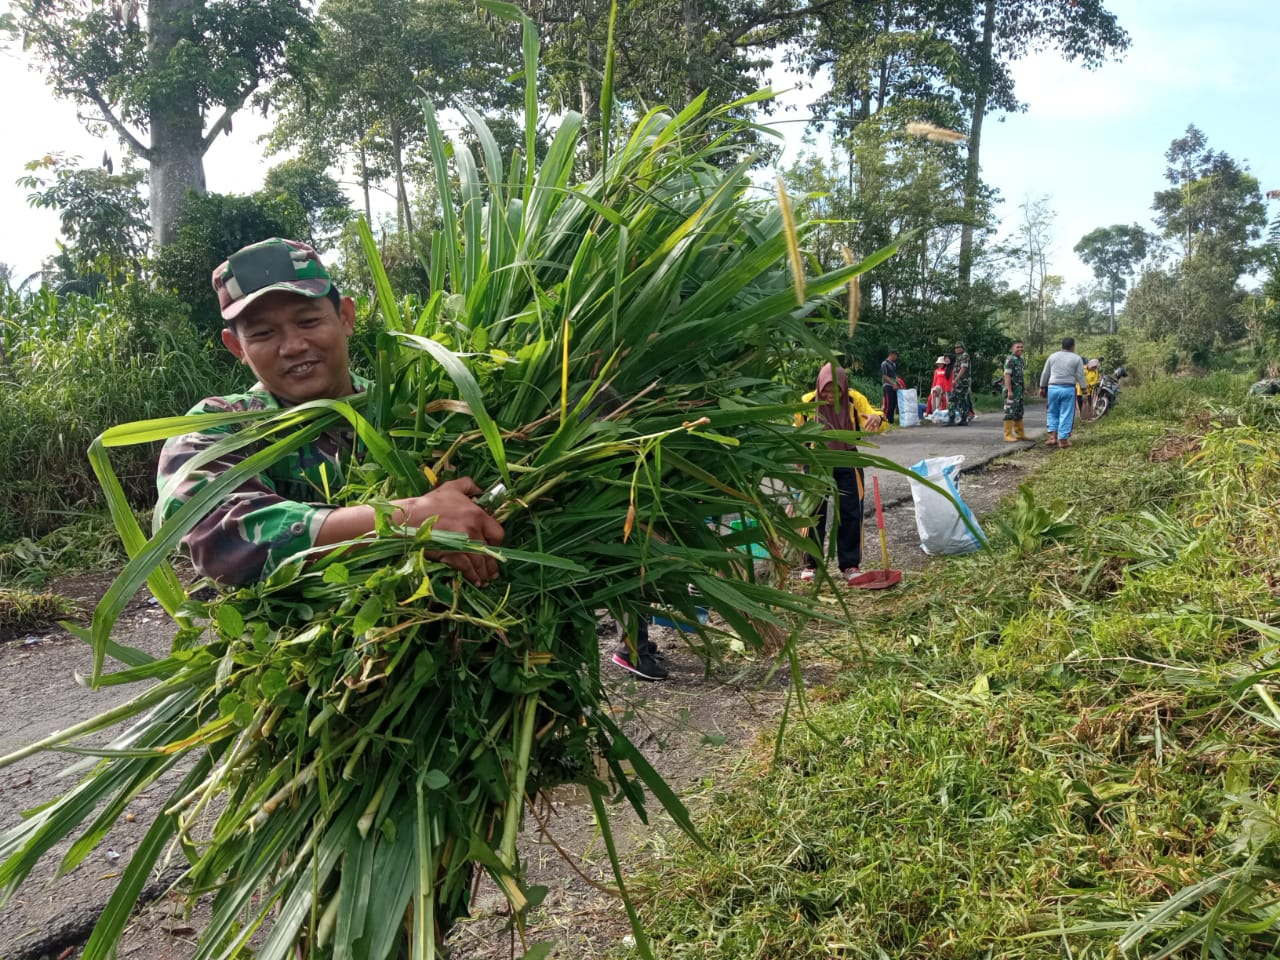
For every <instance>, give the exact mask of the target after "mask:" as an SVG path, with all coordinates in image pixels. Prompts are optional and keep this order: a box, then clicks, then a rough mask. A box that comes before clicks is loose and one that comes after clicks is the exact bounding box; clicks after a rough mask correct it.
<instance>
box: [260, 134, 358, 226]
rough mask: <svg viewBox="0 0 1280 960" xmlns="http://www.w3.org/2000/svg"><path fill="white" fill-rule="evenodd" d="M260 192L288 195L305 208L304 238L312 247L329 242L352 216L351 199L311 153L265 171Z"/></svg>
mask: <svg viewBox="0 0 1280 960" xmlns="http://www.w3.org/2000/svg"><path fill="white" fill-rule="evenodd" d="M261 193H262V194H263V195H264V196H267V197H288V198H291V199H293V200H296V201H297V202H298V204H299V205H300V206H301V207H302V209H303V210H304V211H306V215H307V236H306V240H307V241H308V242H309V243H310V244H311V245H312V246H313V247H326V246H328V245H329V244H330V243H331V242H332V241H333V240H334V239H335V238H336V237H337V236H338V234H339V233H341V232H342V228H343V226H344V225H345V224H346V223H347V222H348V221H349V220H350V219H351V217H352V213H351V201H349V200H348V199H347V195H346V194H345V193H343V192H342V188H341V187H340V186H338V182H337V181H336V180H334V179H333V177H331V176H329V174H328V173H326V172H325V164H324V163H323V162H322V161H317V160H316V159H315V158H314V157H306V156H304V157H298V158H296V159H293V160H285V161H284V162H283V163H278V164H276V165H275V166H274V167H272V168H271V169H270V170H268V171H267V176H266V178H265V179H264V181H263V184H262V191H261Z"/></svg>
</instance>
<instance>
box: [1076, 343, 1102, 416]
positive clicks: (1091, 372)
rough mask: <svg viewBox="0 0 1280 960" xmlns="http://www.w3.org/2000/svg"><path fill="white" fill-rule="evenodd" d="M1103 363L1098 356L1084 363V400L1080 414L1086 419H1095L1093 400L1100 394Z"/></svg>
mask: <svg viewBox="0 0 1280 960" xmlns="http://www.w3.org/2000/svg"><path fill="white" fill-rule="evenodd" d="M1101 365H1102V364H1101V362H1100V361H1099V360H1098V358H1097V357H1094V358H1093V359H1092V360H1090V361H1089V362H1088V363H1086V364H1085V365H1084V401H1083V404H1082V409H1081V411H1080V415H1081V416H1082V417H1083V418H1084V419H1085V420H1092V419H1093V401H1094V399H1095V398H1096V397H1097V396H1098V381H1099V380H1101V379H1102V372H1101V370H1100V369H1099V367H1101Z"/></svg>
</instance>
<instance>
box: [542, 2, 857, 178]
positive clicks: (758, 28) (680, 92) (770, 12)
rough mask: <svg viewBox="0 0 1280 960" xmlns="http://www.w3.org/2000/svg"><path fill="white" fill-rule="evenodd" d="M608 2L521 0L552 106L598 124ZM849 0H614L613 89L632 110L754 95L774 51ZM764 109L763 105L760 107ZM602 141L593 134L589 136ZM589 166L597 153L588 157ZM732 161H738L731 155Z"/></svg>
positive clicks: (595, 124) (726, 101)
mask: <svg viewBox="0 0 1280 960" xmlns="http://www.w3.org/2000/svg"><path fill="white" fill-rule="evenodd" d="M610 2H611V0H521V2H520V3H519V6H520V7H521V8H522V9H524V10H525V11H526V12H527V13H528V14H529V16H530V17H531V18H532V19H533V20H534V21H535V22H536V23H537V24H538V26H539V27H540V28H541V31H542V34H543V37H544V45H545V48H546V53H545V56H544V65H545V71H544V80H543V83H544V85H545V86H546V89H547V95H548V97H549V99H550V100H551V101H552V103H553V110H556V111H563V110H576V111H578V112H579V113H581V114H582V116H583V117H584V119H585V121H586V123H587V126H588V128H589V129H594V128H597V127H598V125H599V123H600V121H601V111H600V90H601V89H602V86H603V80H604V60H605V50H606V48H607V45H608V28H609V13H610ZM847 2H848V0H646V2H631V3H619V4H618V17H617V22H616V25H615V37H617V38H625V42H617V41H615V44H614V54H615V58H616V62H615V65H614V77H613V93H614V97H615V99H616V100H617V101H618V103H619V104H620V105H621V106H622V107H623V108H624V109H626V110H629V111H631V112H640V113H642V112H644V111H645V110H647V109H649V108H650V107H653V106H657V105H660V104H667V105H670V106H673V107H676V108H679V107H682V106H684V105H685V104H687V103H689V102H690V101H692V100H693V99H694V98H695V97H697V96H699V95H700V94H702V93H703V92H706V93H707V96H708V100H709V101H710V102H712V103H732V102H734V101H737V100H739V99H740V98H742V97H744V96H746V95H748V94H751V93H754V92H756V91H757V90H758V89H759V88H760V86H761V85H762V84H761V77H762V74H763V71H764V70H765V69H767V68H768V67H770V66H772V64H773V57H774V55H775V53H774V52H775V51H776V50H778V49H781V48H782V47H784V46H785V45H786V44H787V43H789V42H791V41H793V40H796V39H797V38H800V37H804V36H806V35H807V32H808V31H809V29H811V28H812V26H813V25H814V23H815V22H816V21H815V17H816V16H817V15H818V14H820V13H822V12H823V11H825V10H827V9H831V8H836V7H840V6H843V5H845V4H847ZM764 109H768V106H767V105H765V106H764ZM592 142H593V143H598V142H599V138H598V137H594V138H592ZM585 159H586V161H587V163H588V164H591V163H594V162H595V161H596V159H598V158H597V156H596V155H595V154H594V153H593V154H592V155H591V156H589V157H587V158H585ZM735 159H736V158H735Z"/></svg>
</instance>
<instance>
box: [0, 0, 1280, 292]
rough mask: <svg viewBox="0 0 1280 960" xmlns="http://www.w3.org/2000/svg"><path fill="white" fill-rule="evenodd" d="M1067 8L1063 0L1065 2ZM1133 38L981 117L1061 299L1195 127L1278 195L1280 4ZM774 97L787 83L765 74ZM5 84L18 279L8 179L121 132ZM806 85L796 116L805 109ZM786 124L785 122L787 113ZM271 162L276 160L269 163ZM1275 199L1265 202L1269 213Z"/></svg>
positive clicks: (1205, 12)
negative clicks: (1091, 246) (1038, 216)
mask: <svg viewBox="0 0 1280 960" xmlns="http://www.w3.org/2000/svg"><path fill="white" fill-rule="evenodd" d="M1063 2H1069V0H1063ZM1107 6H1108V9H1110V10H1111V11H1112V12H1114V13H1115V14H1116V16H1117V17H1118V18H1119V21H1120V23H1121V25H1122V26H1123V27H1124V28H1125V29H1126V30H1128V32H1129V34H1130V37H1131V40H1132V44H1131V46H1130V48H1129V50H1128V51H1127V52H1126V54H1125V55H1124V58H1123V60H1121V61H1120V62H1108V63H1107V64H1105V65H1104V66H1102V67H1100V68H1098V69H1096V70H1092V71H1089V70H1085V69H1084V68H1082V67H1081V66H1079V65H1077V64H1073V63H1067V62H1065V61H1063V60H1061V59H1060V58H1059V57H1058V56H1057V55H1056V54H1054V53H1044V54H1040V55H1036V56H1032V57H1029V58H1027V59H1026V60H1023V61H1020V62H1019V63H1017V64H1016V65H1015V67H1014V76H1015V80H1016V84H1017V93H1018V96H1019V98H1020V99H1021V100H1022V101H1023V102H1024V103H1025V104H1026V106H1027V109H1026V110H1025V111H1024V112H1022V113H1018V114H1013V115H1003V116H998V117H997V118H988V121H987V123H986V124H985V126H984V128H983V141H982V167H983V170H982V173H983V177H984V179H985V180H986V181H987V182H988V183H989V184H990V185H992V186H994V187H995V188H996V189H998V190H999V192H1000V195H1001V197H1002V202H1001V204H1000V205H999V207H998V208H997V215H998V217H999V219H1000V220H1001V227H1000V230H999V236H1001V237H1008V236H1011V235H1012V234H1013V232H1014V231H1015V229H1016V225H1017V221H1018V219H1019V217H1020V211H1019V209H1018V208H1019V205H1020V204H1022V203H1024V202H1025V201H1026V200H1028V199H1031V200H1036V199H1039V198H1041V197H1048V202H1049V206H1050V208H1051V209H1052V210H1053V211H1054V212H1055V214H1056V216H1055V219H1054V224H1053V239H1052V241H1051V246H1050V250H1049V272H1050V273H1056V274H1059V275H1061V276H1062V277H1063V278H1064V279H1065V281H1066V292H1067V293H1068V294H1070V293H1071V292H1072V291H1074V289H1075V288H1076V287H1077V286H1079V285H1082V284H1086V283H1089V282H1091V281H1092V275H1091V273H1090V270H1089V268H1088V267H1086V266H1085V265H1084V264H1082V263H1081V262H1080V261H1079V259H1078V258H1077V257H1076V256H1075V254H1074V253H1073V252H1072V247H1074V246H1075V244H1076V242H1077V241H1078V240H1079V239H1080V238H1081V237H1082V236H1084V235H1085V234H1086V233H1088V232H1089V231H1090V230H1092V229H1094V228H1095V227H1100V226H1109V225H1111V224H1115V223H1138V224H1140V225H1142V226H1145V227H1148V228H1151V226H1152V223H1151V200H1152V195H1153V194H1154V193H1155V191H1157V190H1159V189H1162V188H1163V187H1164V186H1165V183H1164V168H1165V159H1164V153H1165V151H1166V150H1167V149H1168V147H1169V144H1170V142H1171V141H1172V140H1174V139H1175V138H1177V137H1180V136H1182V135H1183V133H1184V132H1185V131H1186V128H1187V126H1188V125H1189V124H1195V125H1196V126H1197V127H1199V128H1200V129H1201V130H1202V131H1203V132H1204V134H1205V135H1206V137H1207V138H1208V144H1209V146H1210V147H1211V148H1213V149H1214V150H1217V151H1221V152H1225V153H1227V154H1230V155H1231V156H1232V157H1233V158H1234V159H1235V160H1237V161H1239V162H1243V163H1244V164H1246V165H1247V166H1248V168H1249V169H1250V171H1251V172H1252V173H1253V174H1254V176H1256V177H1257V178H1258V180H1259V182H1260V186H1261V188H1262V190H1263V191H1266V190H1269V189H1280V125H1278V124H1277V123H1276V119H1275V118H1276V116H1277V112H1278V111H1277V90H1280V0H1108V3H1107ZM769 79H770V80H771V81H772V83H773V85H774V87H775V88H782V87H786V86H789V85H791V83H792V82H793V81H792V78H788V77H787V76H785V75H781V74H780V75H778V76H774V77H771V78H769ZM0 89H2V90H4V91H6V96H5V99H4V106H3V118H4V129H5V132H6V135H5V136H4V137H2V138H0V222H2V223H3V224H4V226H5V229H4V230H3V231H0V262H4V263H7V264H10V265H11V266H13V267H14V268H15V276H18V277H22V276H25V275H26V274H27V273H30V272H31V271H34V270H36V269H37V268H38V267H39V264H40V261H41V260H42V259H43V258H44V257H45V256H47V255H48V254H50V253H52V252H53V251H54V249H55V240H56V239H57V236H58V223H57V215H56V213H54V212H53V211H48V210H35V209H32V208H31V207H29V206H28V204H27V202H26V195H27V192H28V191H26V190H24V189H23V188H21V187H18V186H16V185H15V183H14V181H15V180H17V179H18V178H19V177H21V176H23V174H24V173H25V170H24V166H25V164H26V163H28V162H29V161H31V160H33V159H35V158H37V157H40V156H42V155H44V154H45V153H46V152H48V151H51V150H62V151H64V152H67V153H70V154H79V155H80V156H82V157H84V158H85V160H86V162H90V163H92V162H97V161H98V160H99V159H100V158H101V156H102V153H103V151H104V149H105V150H106V151H107V152H108V153H110V154H112V155H113V157H114V158H115V159H116V162H117V164H118V163H119V160H120V158H121V156H122V149H121V147H120V146H119V144H118V142H117V141H116V139H115V137H114V136H109V137H107V138H104V139H95V138H93V137H91V136H89V135H88V134H87V133H85V131H84V129H83V126H82V124H81V123H80V122H79V120H78V119H77V116H76V110H75V107H74V106H73V105H71V104H70V103H68V102H64V101H58V100H55V99H54V98H53V97H52V95H51V94H50V93H49V92H48V89H47V88H46V86H45V85H44V82H43V80H42V78H41V77H40V76H39V74H37V73H34V72H32V71H30V70H29V69H28V66H27V64H26V63H25V62H24V61H23V60H22V59H21V58H20V57H19V56H17V55H15V54H13V53H12V52H4V53H0ZM805 96H806V94H805V92H804V91H797V92H795V93H793V94H791V95H790V96H789V97H788V100H790V101H791V102H792V103H795V102H796V101H797V100H798V101H801V105H799V106H796V107H795V108H794V109H793V112H792V113H791V114H789V115H790V116H796V115H803V113H802V111H803V109H804V108H803V105H802V103H803V101H804V99H805ZM781 116H782V117H783V118H786V117H787V116H788V114H785V113H784V114H782V115H781ZM269 123H270V121H269V120H265V119H263V118H261V117H259V116H255V115H250V114H239V115H237V117H236V120H235V124H234V132H233V133H232V135H231V136H225V137H220V138H219V139H218V142H217V143H216V144H215V145H214V146H213V147H212V148H211V149H210V151H209V153H208V154H207V155H206V157H205V169H206V179H207V182H208V187H209V189H210V190H214V191H218V192H225V193H250V192H252V191H254V190H256V189H257V188H258V187H259V186H261V184H262V178H263V175H264V174H265V173H266V170H267V167H268V166H269V165H270V163H271V162H274V160H273V161H268V160H266V159H264V158H263V157H262V154H261V146H260V145H259V144H258V143H257V138H258V137H259V136H261V134H262V133H264V132H265V131H266V130H267V129H268V127H269ZM802 128H803V124H799V123H786V124H783V125H782V129H783V130H784V132H785V133H786V134H787V136H788V142H789V144H791V146H789V147H788V149H787V153H786V154H784V157H783V159H782V163H783V164H784V165H785V164H786V163H788V162H789V161H790V160H791V159H794V157H795V153H796V152H798V150H799V149H800V146H799V137H800V134H801V132H802ZM275 159H278V158H275ZM1278 208H1280V204H1277V203H1275V202H1272V203H1271V204H1269V213H1270V214H1271V215H1272V216H1273V217H1274V216H1275V214H1276V212H1277V209H1278Z"/></svg>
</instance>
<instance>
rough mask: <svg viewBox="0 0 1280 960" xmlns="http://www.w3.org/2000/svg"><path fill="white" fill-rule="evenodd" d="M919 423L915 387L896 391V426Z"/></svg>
mask: <svg viewBox="0 0 1280 960" xmlns="http://www.w3.org/2000/svg"><path fill="white" fill-rule="evenodd" d="M919 425H920V399H919V397H917V396H916V390H915V387H912V388H911V389H910V390H899V391H898V426H900V427H917V426H919Z"/></svg>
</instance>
